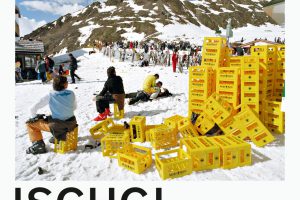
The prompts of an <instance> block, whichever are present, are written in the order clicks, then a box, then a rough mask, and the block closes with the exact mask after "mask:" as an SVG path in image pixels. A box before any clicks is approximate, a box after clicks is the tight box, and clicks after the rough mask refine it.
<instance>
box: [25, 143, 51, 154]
mask: <svg viewBox="0 0 300 200" xmlns="http://www.w3.org/2000/svg"><path fill="white" fill-rule="evenodd" d="M46 152H47V150H46V146H45V143H44V140H39V141H36V142H33V143H32V146H31V147H29V148H28V149H27V150H26V153H27V154H33V155H35V154H43V153H46Z"/></svg>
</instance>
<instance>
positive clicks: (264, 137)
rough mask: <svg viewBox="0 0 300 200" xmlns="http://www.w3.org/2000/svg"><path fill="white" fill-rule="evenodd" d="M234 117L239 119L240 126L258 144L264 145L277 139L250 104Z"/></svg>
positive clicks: (259, 145)
mask: <svg viewBox="0 0 300 200" xmlns="http://www.w3.org/2000/svg"><path fill="white" fill-rule="evenodd" d="M234 118H235V120H237V121H238V125H239V128H240V129H241V130H245V131H246V132H247V134H248V136H249V137H250V139H251V141H252V142H253V143H254V144H255V145H256V146H258V147H263V146H265V145H267V144H269V143H271V142H273V141H274V140H275V138H274V137H273V135H272V134H271V133H270V131H269V130H268V129H267V128H266V127H265V126H264V124H263V123H262V122H261V121H260V119H259V118H258V116H257V115H256V114H255V113H254V112H253V111H252V110H251V108H249V106H245V108H244V109H243V110H242V111H241V112H239V113H238V114H237V115H236V116H234Z"/></svg>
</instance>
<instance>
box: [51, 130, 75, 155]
mask: <svg viewBox="0 0 300 200" xmlns="http://www.w3.org/2000/svg"><path fill="white" fill-rule="evenodd" d="M77 142H78V127H76V128H75V129H74V130H73V131H70V132H68V133H67V135H66V141H62V140H60V141H58V140H57V139H54V152H55V153H60V154H65V153H67V152H69V151H75V150H76V149H77Z"/></svg>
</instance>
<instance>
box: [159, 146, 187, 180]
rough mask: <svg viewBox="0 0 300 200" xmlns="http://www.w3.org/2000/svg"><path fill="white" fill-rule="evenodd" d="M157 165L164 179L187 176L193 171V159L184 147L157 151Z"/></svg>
mask: <svg viewBox="0 0 300 200" xmlns="http://www.w3.org/2000/svg"><path fill="white" fill-rule="evenodd" d="M174 154H175V155H174ZM155 166H156V169H157V171H158V173H159V175H160V177H161V178H162V179H163V180H165V179H168V178H178V177H182V176H186V175H189V174H191V173H192V171H193V165H192V159H191V157H190V155H188V154H187V153H186V152H184V151H183V150H182V149H175V150H169V151H164V152H161V153H156V154H155Z"/></svg>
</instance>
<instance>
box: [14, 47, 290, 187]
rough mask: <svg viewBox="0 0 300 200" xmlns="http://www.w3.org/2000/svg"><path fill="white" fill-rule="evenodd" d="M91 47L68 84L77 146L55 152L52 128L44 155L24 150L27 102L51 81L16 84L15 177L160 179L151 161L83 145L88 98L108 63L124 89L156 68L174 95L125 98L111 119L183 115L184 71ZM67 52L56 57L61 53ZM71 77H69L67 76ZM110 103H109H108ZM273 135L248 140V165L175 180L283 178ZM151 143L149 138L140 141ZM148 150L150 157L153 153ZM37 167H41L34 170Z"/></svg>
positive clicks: (91, 107)
mask: <svg viewBox="0 0 300 200" xmlns="http://www.w3.org/2000/svg"><path fill="white" fill-rule="evenodd" d="M90 50H91V49H80V50H77V51H76V52H74V55H75V56H76V57H77V59H78V60H80V62H79V67H78V70H77V74H78V75H79V76H80V77H82V78H83V80H82V81H79V82H77V83H76V84H72V85H71V84H70V85H69V89H71V90H73V91H74V92H75V94H76V99H77V104H78V108H77V110H76V112H75V115H76V117H77V121H78V124H79V138H78V149H77V151H75V152H70V153H67V154H65V155H61V154H56V153H54V152H53V148H54V147H53V145H52V144H50V143H49V142H48V139H49V138H50V135H51V134H50V133H43V136H44V139H45V142H46V145H47V149H48V151H49V152H48V153H46V154H42V155H27V154H26V153H25V150H26V148H28V147H29V146H30V145H31V142H30V141H29V138H28V134H27V130H26V126H25V121H26V120H27V119H28V118H29V116H30V114H29V108H30V106H32V105H33V104H34V103H35V102H37V100H38V99H39V98H40V97H42V96H43V95H45V94H47V93H48V92H49V91H50V90H51V88H52V85H51V84H40V82H41V81H40V80H36V81H32V82H26V83H17V84H16V87H15V94H16V96H15V102H16V103H15V115H16V116H15V119H16V120H15V126H16V129H15V130H16V133H15V142H16V143H15V144H16V145H15V152H16V154H15V161H16V162H15V166H16V167H15V178H16V180H22V181H29V180H47V181H54V180H77V181H79V180H80V181H84V180H86V181H88V180H101V181H103V180H124V181H125V180H126V181H130V180H139V181H146V180H147V181H149V180H152V181H156V180H161V178H160V176H159V174H158V172H157V170H156V168H155V164H154V163H153V164H152V166H151V167H150V169H148V170H147V171H146V172H144V173H143V174H141V175H138V174H135V173H133V172H131V171H127V170H125V169H123V168H121V167H119V166H118V162H117V160H116V159H110V158H108V157H103V156H102V154H101V149H100V147H97V148H95V149H84V146H85V145H86V144H94V141H93V140H92V138H91V136H90V133H89V129H90V128H91V127H92V126H94V125H95V124H96V122H94V121H92V119H93V118H94V117H95V116H96V115H97V112H96V107H95V102H93V101H92V98H93V97H94V95H93V94H94V93H99V91H101V89H102V87H103V85H104V82H105V81H106V79H107V77H106V69H107V68H108V67H109V66H115V67H116V71H117V74H118V75H120V76H121V77H122V78H123V83H124V87H125V92H126V93H130V92H136V91H137V90H141V88H142V84H143V80H144V78H145V77H146V76H147V75H149V74H155V73H158V74H159V75H160V79H159V80H160V81H162V82H163V87H166V88H168V89H169V90H170V92H171V93H173V96H172V97H168V98H161V99H157V100H154V101H152V102H150V101H149V102H141V103H138V104H136V105H131V106H129V105H128V103H127V102H128V100H126V103H125V118H124V119H122V120H117V121H115V122H116V123H118V124H123V122H124V121H127V122H129V121H130V119H131V118H132V117H133V116H136V115H143V116H146V121H147V124H148V125H150V124H161V123H162V122H163V120H164V119H165V118H167V117H171V116H173V115H175V114H178V115H182V116H187V112H188V73H187V70H186V69H185V70H184V72H183V73H173V72H172V69H171V67H162V66H153V65H151V66H150V67H143V68H141V67H137V66H135V65H134V66H132V65H131V63H130V62H129V61H125V62H119V60H118V59H115V60H114V62H112V61H111V60H110V59H109V58H108V57H106V56H104V55H103V54H102V53H95V54H91V55H88V51H90ZM62 57H67V55H60V56H59V57H57V59H56V60H59V59H58V58H60V59H62ZM69 80H70V77H69ZM111 106H112V105H111ZM39 113H46V114H50V110H49V108H48V107H45V108H43V109H41V110H39ZM275 137H276V141H275V142H273V143H271V144H269V145H267V146H266V147H264V148H258V147H256V146H255V145H253V144H252V143H251V145H252V165H251V166H245V167H238V168H234V169H231V170H224V169H214V170H208V171H201V172H193V173H192V174H191V175H188V176H184V177H181V178H178V179H175V180H176V181H177V180H197V181H199V180H273V181H274V180H284V178H285V174H284V166H285V145H284V143H285V136H284V135H275ZM138 144H140V145H143V146H147V147H150V146H151V145H150V143H149V142H146V143H143V144H141V143H138ZM155 152H157V151H154V150H153V151H152V153H153V158H154V153H155ZM38 167H41V168H43V169H44V170H45V173H44V174H42V175H38Z"/></svg>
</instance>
